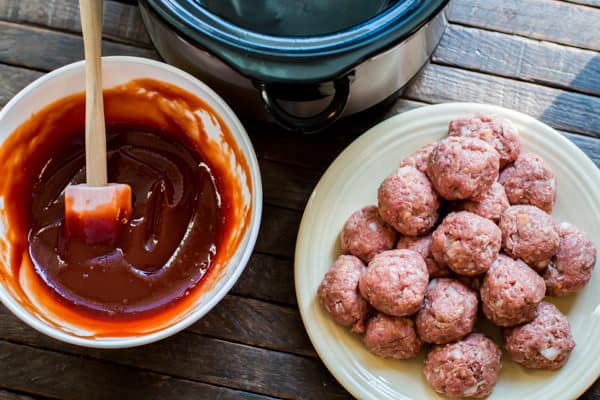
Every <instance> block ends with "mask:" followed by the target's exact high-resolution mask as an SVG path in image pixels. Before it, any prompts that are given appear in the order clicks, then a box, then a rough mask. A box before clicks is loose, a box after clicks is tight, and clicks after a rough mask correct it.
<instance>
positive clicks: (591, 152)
mask: <svg viewBox="0 0 600 400" xmlns="http://www.w3.org/2000/svg"><path fill="white" fill-rule="evenodd" d="M559 132H560V133H561V134H562V135H563V136H565V137H566V138H567V139H569V140H570V141H572V142H573V143H575V144H576V145H577V147H579V148H580V149H581V150H583V152H584V153H585V154H586V155H587V156H588V157H589V158H590V159H591V160H592V161H593V162H594V164H596V166H597V167H598V168H600V139H593V138H590V137H587V136H581V135H575V134H573V133H568V132H564V131H559Z"/></svg>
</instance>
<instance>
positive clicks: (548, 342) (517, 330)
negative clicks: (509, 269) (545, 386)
mask: <svg viewBox="0 0 600 400" xmlns="http://www.w3.org/2000/svg"><path fill="white" fill-rule="evenodd" d="M502 333H503V335H504V340H505V341H506V351H507V352H508V355H509V357H510V358H511V359H512V360H513V361H515V362H517V363H519V364H521V365H523V366H524V367H527V368H542V369H559V368H561V367H562V366H563V365H565V364H566V363H567V360H568V359H569V356H570V355H571V351H573V348H575V341H574V340H573V336H572V335H571V326H570V325H569V321H568V320H567V317H565V316H564V315H563V314H562V313H561V312H560V311H559V310H558V308H556V307H555V306H554V305H553V304H550V303H547V302H545V301H542V302H541V303H540V305H539V306H538V308H537V312H536V315H535V318H534V319H533V321H531V322H529V323H527V324H525V325H520V326H516V327H514V328H507V329H503V331H502Z"/></svg>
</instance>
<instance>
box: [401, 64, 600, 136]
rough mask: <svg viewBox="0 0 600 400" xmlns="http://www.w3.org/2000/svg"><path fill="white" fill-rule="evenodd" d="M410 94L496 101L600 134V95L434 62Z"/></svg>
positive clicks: (550, 121)
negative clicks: (560, 88) (569, 90)
mask: <svg viewBox="0 0 600 400" xmlns="http://www.w3.org/2000/svg"><path fill="white" fill-rule="evenodd" d="M442 87H443V90H440V88H442ZM406 96H407V97H409V98H411V99H413V100H419V101H423V102H427V103H441V102H448V101H474V102H480V103H489V104H496V105H500V106H504V107H508V108H512V109H514V110H519V111H521V112H523V113H525V114H529V115H531V116H532V117H534V118H537V119H539V120H541V121H543V122H545V123H547V124H549V125H550V126H553V127H554V128H558V129H562V130H566V131H569V132H575V133H581V134H584V135H589V136H594V137H600V98H598V97H594V96H589V95H584V94H580V93H573V92H566V91H561V90H558V89H554V88H549V87H545V86H541V85H536V84H532V83H527V82H520V81H515V80H512V79H506V78H500V77H496V76H490V75H485V74H482V73H478V72H472V71H467V70H460V69H455V68H451V67H447V66H441V65H435V64H430V65H428V66H426V67H425V68H424V69H423V71H422V72H421V74H419V76H418V77H417V79H415V81H414V83H413V84H412V85H411V86H409V87H408V89H407V91H406Z"/></svg>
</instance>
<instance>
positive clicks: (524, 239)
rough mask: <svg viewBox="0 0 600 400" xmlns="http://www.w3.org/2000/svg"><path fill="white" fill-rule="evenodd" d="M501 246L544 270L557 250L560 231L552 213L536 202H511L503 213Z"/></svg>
mask: <svg viewBox="0 0 600 400" xmlns="http://www.w3.org/2000/svg"><path fill="white" fill-rule="evenodd" d="M499 226H500V230H501V231H502V248H503V249H504V252H505V253H506V254H508V255H509V256H511V257H513V258H520V259H522V260H523V261H525V262H526V263H527V264H529V266H530V267H531V268H534V269H535V270H537V271H541V270H543V269H544V268H545V267H546V265H548V263H549V262H550V259H551V258H552V257H553V256H554V254H556V250H557V249H558V244H559V236H558V231H557V229H556V225H555V224H554V221H553V220H552V217H551V216H550V215H549V214H547V213H545V212H544V211H542V210H540V209H539V208H537V207H534V206H511V207H509V208H507V209H506V210H505V211H504V213H502V216H501V217H500V224H499Z"/></svg>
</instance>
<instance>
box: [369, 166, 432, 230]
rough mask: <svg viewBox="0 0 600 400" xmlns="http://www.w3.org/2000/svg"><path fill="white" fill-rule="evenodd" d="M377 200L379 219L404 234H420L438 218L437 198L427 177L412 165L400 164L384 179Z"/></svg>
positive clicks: (429, 227)
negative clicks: (401, 165)
mask: <svg viewBox="0 0 600 400" xmlns="http://www.w3.org/2000/svg"><path fill="white" fill-rule="evenodd" d="M377 199H378V201H379V215H381V218H383V220H384V221H385V222H387V223H388V224H390V225H391V226H392V227H393V228H394V229H396V230H397V231H398V232H400V233H401V234H403V235H407V236H418V235H421V234H423V233H425V232H427V231H428V230H429V229H431V228H432V227H433V225H434V224H435V223H436V222H437V220H438V211H439V209H440V199H439V198H438V196H437V194H436V193H435V191H434V190H433V187H432V186H431V182H429V179H427V176H425V174H424V173H422V172H420V171H419V170H417V169H416V168H414V167H400V168H398V169H397V170H396V171H394V172H393V173H392V174H391V175H390V176H388V177H387V178H385V179H384V181H383V182H382V183H381V185H380V186H379V190H378V192H377Z"/></svg>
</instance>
